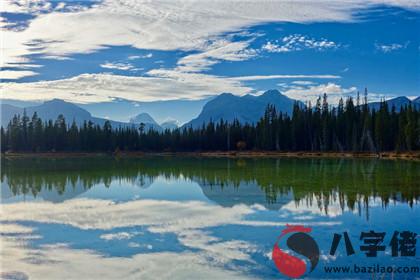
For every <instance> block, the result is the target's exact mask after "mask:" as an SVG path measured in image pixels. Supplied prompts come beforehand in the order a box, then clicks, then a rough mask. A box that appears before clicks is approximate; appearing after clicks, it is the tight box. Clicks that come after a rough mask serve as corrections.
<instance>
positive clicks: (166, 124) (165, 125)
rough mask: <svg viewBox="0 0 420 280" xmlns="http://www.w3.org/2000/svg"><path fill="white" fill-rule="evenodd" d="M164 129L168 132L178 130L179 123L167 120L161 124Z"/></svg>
mask: <svg viewBox="0 0 420 280" xmlns="http://www.w3.org/2000/svg"><path fill="white" fill-rule="evenodd" d="M160 126H161V127H162V129H164V130H166V129H169V130H174V129H177V128H178V121H177V120H167V121H164V122H163V123H161V124H160Z"/></svg>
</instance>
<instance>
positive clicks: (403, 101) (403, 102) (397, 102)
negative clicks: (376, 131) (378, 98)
mask: <svg viewBox="0 0 420 280" xmlns="http://www.w3.org/2000/svg"><path fill="white" fill-rule="evenodd" d="M386 103H387V104H388V108H389V110H391V109H392V107H393V106H395V110H396V111H398V112H399V111H400V109H401V107H405V106H408V105H409V104H410V103H411V104H412V105H413V106H415V107H416V108H417V109H420V97H417V98H416V99H414V100H410V99H408V98H407V97H405V96H398V97H395V98H391V99H388V100H386ZM380 105H381V102H371V103H369V104H368V106H369V108H370V109H375V110H376V111H377V110H379V108H380Z"/></svg>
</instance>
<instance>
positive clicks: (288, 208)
mask: <svg viewBox="0 0 420 280" xmlns="http://www.w3.org/2000/svg"><path fill="white" fill-rule="evenodd" d="M1 167H2V168H1V216H0V241H1V243H0V245H1V261H0V265H1V267H0V271H1V277H2V278H4V279H78V280H80V279H248V278H251V279H281V278H284V277H286V276H285V275H284V274H282V273H281V272H279V270H278V269H277V267H276V265H275V263H274V262H273V259H272V250H273V246H274V244H275V243H276V242H277V238H278V236H279V235H280V234H281V233H282V230H284V229H285V228H286V226H287V225H288V224H289V225H303V226H304V227H308V228H311V232H310V233H308V234H309V235H310V236H311V237H312V238H313V240H314V241H315V242H316V244H317V245H318V247H319V261H318V263H317V265H316V266H315V268H314V269H313V271H312V272H310V269H311V266H310V263H309V262H308V260H307V259H305V257H302V256H301V257H300V258H301V259H303V260H304V261H305V262H306V263H307V265H308V266H307V271H306V273H305V275H304V276H303V277H304V278H307V279H319V278H345V279H349V278H350V279H360V278H364V279H415V278H416V277H420V274H418V273H417V272H413V271H410V272H406V273H396V272H395V273H383V272H382V273H381V272H378V273H375V272H370V273H368V272H367V273H355V272H354V271H353V272H351V273H342V272H337V273H328V272H327V271H326V270H325V269H326V267H329V266H351V267H352V268H354V265H357V266H374V265H381V266H392V267H395V268H396V267H413V266H417V265H420V264H419V263H420V241H418V242H417V243H416V245H414V249H416V251H417V252H416V255H415V256H400V255H398V256H392V252H391V249H392V247H391V246H390V243H391V241H392V236H393V233H394V231H399V232H402V231H411V232H416V233H420V207H419V198H420V163H418V162H410V161H387V160H370V159H369V160H366V159H364V160H362V159H358V160H356V159H228V158H218V159H216V158H208V159H203V158H188V157H185V158H184V157H177V158H175V157H145V158H124V159H115V158H111V157H96V158H74V159H3V160H2V163H1ZM370 230H372V231H374V232H379V233H385V234H386V235H385V236H384V239H383V240H382V242H381V244H379V245H384V246H385V249H384V250H381V249H379V250H377V256H376V257H367V256H366V251H363V250H361V248H360V246H363V245H366V244H363V242H364V239H363V240H361V239H360V237H361V232H369V231H370ZM344 233H347V234H348V237H349V239H348V240H349V241H350V242H351V245H352V247H353V248H354V254H350V255H349V256H348V255H347V251H346V245H345V243H344V241H345V240H344V238H341V241H340V243H339V244H338V246H337V250H336V252H335V253H334V254H333V255H331V254H330V249H331V247H332V240H333V237H334V234H339V235H343V236H344ZM417 239H418V238H417ZM282 242H283V243H284V244H283V243H282ZM278 244H279V247H281V248H283V249H284V250H285V251H286V252H288V253H289V254H291V255H295V256H298V257H299V254H297V253H296V252H293V251H291V250H290V248H287V245H286V244H285V242H284V240H283V239H280V240H279V243H278ZM379 245H378V246H379ZM286 278H287V277H286Z"/></svg>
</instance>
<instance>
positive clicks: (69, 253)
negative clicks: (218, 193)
mask: <svg viewBox="0 0 420 280" xmlns="http://www.w3.org/2000/svg"><path fill="white" fill-rule="evenodd" d="M0 242H1V244H2V254H4V256H7V258H3V259H2V260H1V261H2V263H1V265H2V267H1V268H2V269H1V273H0V276H2V277H4V278H6V279H47V280H48V279H103V280H107V279H110V280H111V279H128V280H131V279H133V280H134V279H156V275H159V279H186V278H188V279H252V278H251V277H249V276H247V275H246V273H244V272H242V271H240V270H238V271H235V270H231V269H225V268H223V266H222V265H217V264H209V263H208V259H207V256H206V255H205V254H197V253H193V252H176V253H173V252H159V253H146V254H136V255H133V256H132V257H130V258H124V257H105V256H103V255H101V254H99V253H97V252H95V251H93V250H84V249H71V248H70V247H68V246H66V245H64V244H61V245H60V244H56V245H43V246H40V248H37V249H34V248H31V247H30V243H29V242H25V241H23V240H21V239H19V238H18V237H9V238H8V237H4V236H0ZM40 264H42V265H40Z"/></svg>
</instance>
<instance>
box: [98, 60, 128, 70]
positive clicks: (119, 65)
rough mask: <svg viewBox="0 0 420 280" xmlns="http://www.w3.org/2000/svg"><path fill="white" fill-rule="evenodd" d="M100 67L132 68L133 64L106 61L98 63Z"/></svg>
mask: <svg viewBox="0 0 420 280" xmlns="http://www.w3.org/2000/svg"><path fill="white" fill-rule="evenodd" d="M100 66H101V67H102V68H106V69H116V70H133V69H134V66H133V65H132V64H130V63H118V62H106V63H103V64H100Z"/></svg>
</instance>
